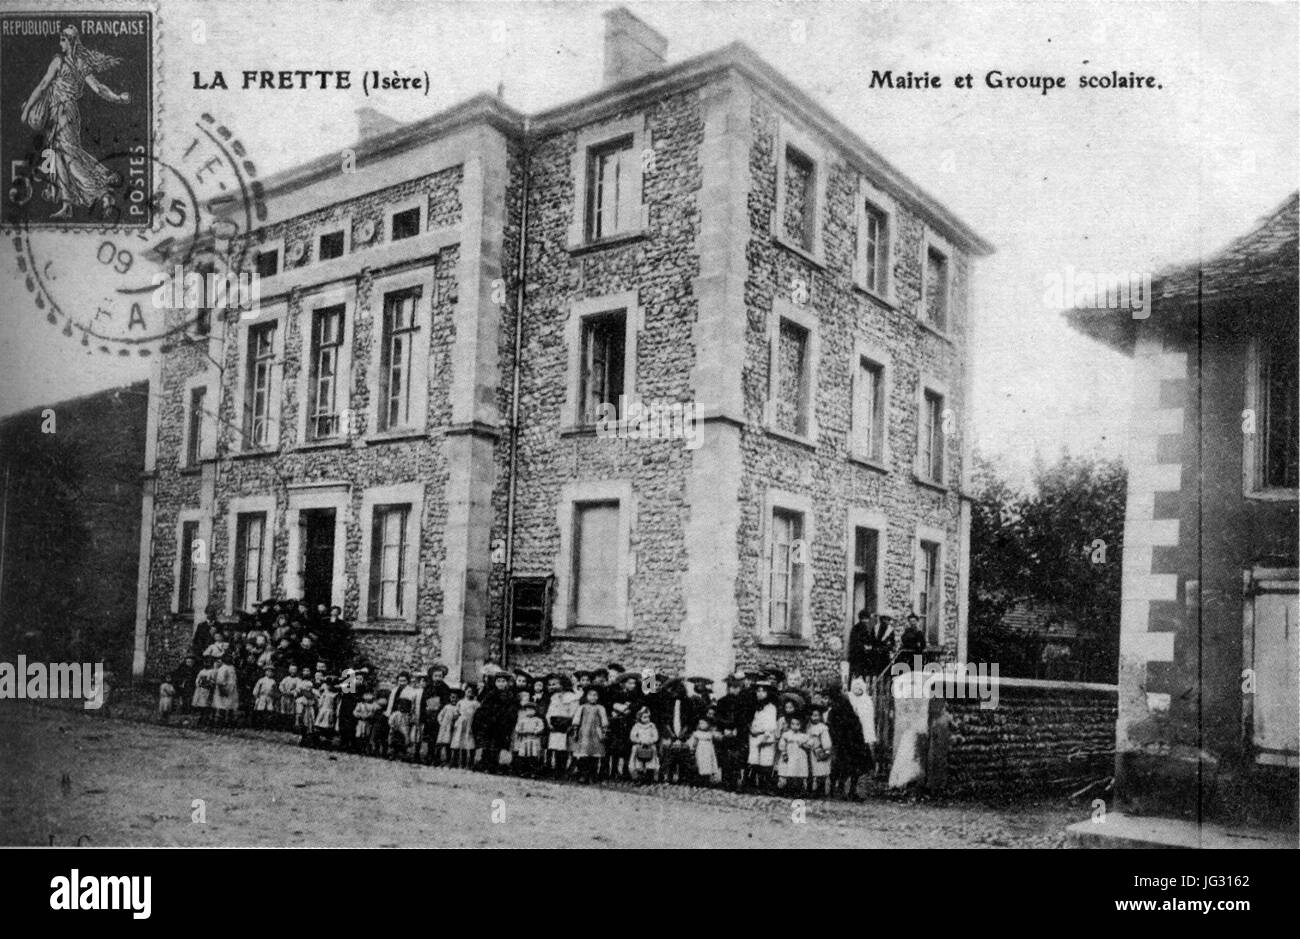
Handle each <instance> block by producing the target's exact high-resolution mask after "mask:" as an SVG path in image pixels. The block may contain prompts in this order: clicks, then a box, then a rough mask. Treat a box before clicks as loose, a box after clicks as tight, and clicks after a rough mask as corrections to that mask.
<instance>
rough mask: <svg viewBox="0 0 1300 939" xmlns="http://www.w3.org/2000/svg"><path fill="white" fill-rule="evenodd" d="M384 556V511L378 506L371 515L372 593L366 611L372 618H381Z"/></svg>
mask: <svg viewBox="0 0 1300 939" xmlns="http://www.w3.org/2000/svg"><path fill="white" fill-rule="evenodd" d="M383 557H384V512H383V510H382V509H380V508H379V507H378V506H376V507H375V509H374V512H373V514H372V515H371V516H370V594H369V598H368V600H367V602H366V612H367V614H368V616H369V618H370V619H378V618H379V602H380V589H381V587H380V583H381V582H380V575H381V574H382V572H383Z"/></svg>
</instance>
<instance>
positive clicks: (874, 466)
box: [849, 452, 890, 475]
mask: <svg viewBox="0 0 1300 939" xmlns="http://www.w3.org/2000/svg"><path fill="white" fill-rule="evenodd" d="M849 462H850V463H856V464H858V465H859V466H865V467H866V468H867V469H871V470H875V471H876V472H877V473H884V474H886V475H888V474H889V472H890V470H889V466H888V465H887V464H885V463H883V462H881V461H880V460H877V459H874V458H872V457H869V456H864V455H863V454H861V453H852V452H850V453H849Z"/></svg>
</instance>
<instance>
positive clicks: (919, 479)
mask: <svg viewBox="0 0 1300 939" xmlns="http://www.w3.org/2000/svg"><path fill="white" fill-rule="evenodd" d="M912 481H913V482H915V483H916V484H917V485H918V486H924V487H925V488H926V489H933V490H934V491H935V492H942V493H943V494H944V495H947V494H948V493H949V492H951V491H952V490H951V489H949V488H948V486H947V485H945V484H944V483H940V482H935V481H934V480H933V479H927V478H926V477H924V476H922V475H921V474H920V473H913V474H912Z"/></svg>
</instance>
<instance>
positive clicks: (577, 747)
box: [570, 685, 609, 782]
mask: <svg viewBox="0 0 1300 939" xmlns="http://www.w3.org/2000/svg"><path fill="white" fill-rule="evenodd" d="M608 732H609V715H608V714H607V713H606V712H605V707H604V705H602V704H601V703H600V689H599V688H597V687H596V686H595V685H592V686H590V687H588V688H587V690H586V691H585V692H583V701H582V704H579V705H578V710H577V712H576V713H575V714H574V715H573V729H572V731H571V735H572V738H573V739H572V745H571V748H570V752H572V754H573V758H574V760H576V761H577V764H578V771H579V773H580V774H581V775H582V777H583V779H584V780H586V781H587V782H595V781H596V771H597V769H598V768H599V766H600V761H601V760H602V759H604V757H605V734H606V733H608Z"/></svg>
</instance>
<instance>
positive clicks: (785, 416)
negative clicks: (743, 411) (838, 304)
mask: <svg viewBox="0 0 1300 939" xmlns="http://www.w3.org/2000/svg"><path fill="white" fill-rule="evenodd" d="M778 329H779V333H778V335H777V342H776V376H775V377H776V414H775V426H776V429H777V430H780V431H783V432H785V433H787V434H796V435H798V436H801V437H805V436H808V399H809V390H810V389H809V379H808V376H809V363H808V337H809V333H808V330H807V329H806V328H804V327H803V326H800V325H799V324H798V323H795V322H792V321H790V320H787V319H784V318H782V320H781V323H780V325H779V327H778Z"/></svg>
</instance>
